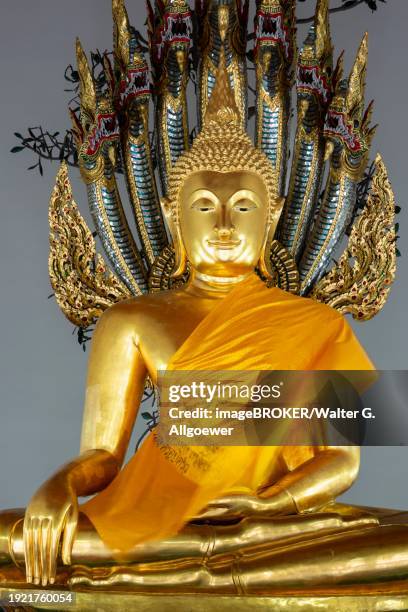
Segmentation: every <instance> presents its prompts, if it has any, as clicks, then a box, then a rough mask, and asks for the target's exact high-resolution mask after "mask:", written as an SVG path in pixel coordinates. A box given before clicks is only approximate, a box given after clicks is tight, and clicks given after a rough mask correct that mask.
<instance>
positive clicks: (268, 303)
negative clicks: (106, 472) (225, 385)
mask: <svg viewBox="0 0 408 612" xmlns="http://www.w3.org/2000/svg"><path fill="white" fill-rule="evenodd" d="M168 369H170V370H190V371H192V370H264V371H265V370H371V369H373V365H372V363H371V362H370V360H369V359H368V357H367V355H366V353H365V352H364V350H363V349H362V347H361V346H360V344H359V342H358V341H357V339H356V338H355V336H354V334H353V332H352V330H351V328H350V327H349V325H348V323H347V322H346V321H345V319H344V318H343V317H342V316H341V315H340V314H339V313H337V312H336V311H335V310H333V309H332V308H330V307H329V306H325V305H323V304H319V303H317V302H315V301H313V300H311V299H307V298H301V297H298V296H295V295H292V294H290V293H286V292H285V291H282V290H280V289H278V288H272V289H268V288H267V287H266V285H265V284H264V283H263V282H262V281H260V280H259V279H258V278H257V277H256V276H255V275H254V276H252V277H251V278H250V279H247V280H245V281H243V282H242V283H240V284H239V285H237V286H236V287H235V288H234V289H233V290H232V291H231V292H230V293H229V294H228V295H227V296H226V297H225V298H224V299H223V300H221V301H220V302H217V304H216V306H215V307H214V309H213V310H212V311H211V312H210V314H209V315H207V317H206V318H205V319H204V320H203V321H202V322H201V323H200V324H199V325H198V326H197V327H196V329H195V330H194V331H193V332H192V334H191V335H190V336H189V338H187V340H186V341H185V342H184V344H183V345H182V346H181V347H180V348H179V349H178V351H177V352H176V353H175V354H174V356H173V358H172V359H171V362H170V363H169V365H168ZM323 448H325V447H323ZM180 449H181V450H180ZM200 449H201V450H202V457H203V462H202V463H201V465H200V464H199V462H194V461H189V455H188V452H189V448H188V447H177V450H175V452H174V455H173V456H172V453H171V452H170V453H169V452H168V448H167V449H161V448H160V447H159V446H158V444H157V443H156V440H155V436H154V435H153V434H150V435H149V436H148V438H147V439H146V441H145V442H144V444H143V446H142V447H141V449H140V450H139V451H138V452H137V453H136V454H135V455H134V456H133V457H132V459H131V460H130V461H129V462H128V463H127V465H126V466H125V467H124V468H123V469H122V470H121V472H120V473H119V474H118V476H117V477H116V478H115V479H114V480H113V481H112V483H111V484H110V485H109V486H108V487H107V488H106V489H105V490H104V491H102V492H100V493H99V494H97V495H96V496H95V497H94V498H92V499H91V500H90V501H88V502H87V503H85V504H84V505H82V506H81V507H80V510H81V511H82V512H83V513H85V514H86V515H87V516H88V518H89V519H90V520H91V521H92V523H93V524H94V526H95V528H96V529H97V531H98V533H99V535H100V536H101V538H102V540H104V541H105V542H106V544H107V545H108V546H110V548H112V549H119V550H127V549H130V548H131V547H133V546H135V545H136V544H138V543H142V542H146V541H149V540H161V539H163V538H166V537H169V536H171V535H174V534H176V533H177V532H178V531H179V530H180V529H181V527H182V526H183V525H184V524H185V523H186V522H188V521H189V520H190V519H191V518H192V517H194V516H196V515H197V514H198V513H199V512H200V510H202V509H203V508H204V507H205V506H206V505H207V504H208V503H209V502H211V501H213V500H214V499H216V498H218V497H222V496H225V495H229V494H238V493H241V494H249V495H254V494H256V491H257V490H258V489H260V488H261V487H262V486H263V485H266V484H269V485H270V484H272V483H273V482H276V481H278V480H279V479H280V478H281V477H282V476H284V475H285V474H287V473H289V472H290V471H291V470H293V469H295V468H296V467H297V466H299V465H301V464H303V463H304V462H305V461H308V460H309V459H311V458H312V457H313V456H314V455H315V454H316V452H318V451H319V450H321V449H322V447H308V446H296V447H294V446H286V447H285V446H225V447H221V449H220V452H214V453H211V447H192V448H191V449H190V450H191V451H193V453H195V456H196V457H197V452H198V453H200ZM183 454H184V458H187V461H184V462H183V464H182V469H181V468H180V465H181V463H180V461H178V460H177V459H180V456H183ZM193 456H194V455H191V457H193ZM203 466H204V468H203Z"/></svg>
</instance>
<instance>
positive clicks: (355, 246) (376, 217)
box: [310, 155, 396, 321]
mask: <svg viewBox="0 0 408 612" xmlns="http://www.w3.org/2000/svg"><path fill="white" fill-rule="evenodd" d="M375 166H376V168H375V173H374V176H373V181H372V187H371V193H370V195H369V197H368V200H367V203H366V206H365V208H364V209H363V212H362V213H361V215H360V216H359V217H358V218H357V220H356V221H355V223H354V225H353V228H352V231H351V234H350V238H349V241H348V245H347V248H346V250H345V251H344V253H343V255H342V256H341V258H340V260H339V262H338V263H337V264H336V265H335V266H334V267H333V268H332V269H331V270H330V271H329V272H328V273H327V274H325V276H323V278H322V279H321V280H320V281H319V282H318V283H317V285H316V286H315V287H314V289H313V291H312V293H311V295H310V297H312V298H314V299H315V300H317V301H319V302H324V303H325V304H328V305H329V306H332V307H333V308H335V309H336V310H339V311H340V312H341V313H342V314H346V313H349V314H352V315H353V318H355V319H357V320H359V321H366V320H368V319H371V318H372V317H374V316H375V315H376V314H377V313H378V312H379V311H380V310H381V308H382V307H383V306H384V304H385V302H386V300H387V298H388V294H389V291H390V287H391V284H392V282H393V281H394V278H395V271H396V245H395V240H396V235H395V225H394V223H395V200H394V194H393V192H392V188H391V185H390V182H389V180H388V175H387V170H386V167H385V165H384V162H383V160H382V158H381V156H380V155H377V157H376V160H375Z"/></svg>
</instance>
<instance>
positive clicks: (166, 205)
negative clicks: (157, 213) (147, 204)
mask: <svg viewBox="0 0 408 612" xmlns="http://www.w3.org/2000/svg"><path fill="white" fill-rule="evenodd" d="M160 204H161V208H162V211H163V215H164V216H165V217H166V219H168V218H169V217H170V216H171V200H169V198H167V197H163V198H160Z"/></svg>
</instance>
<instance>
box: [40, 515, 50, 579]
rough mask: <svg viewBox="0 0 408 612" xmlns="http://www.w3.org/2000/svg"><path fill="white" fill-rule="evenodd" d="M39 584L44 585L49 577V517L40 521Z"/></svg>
mask: <svg viewBox="0 0 408 612" xmlns="http://www.w3.org/2000/svg"><path fill="white" fill-rule="evenodd" d="M40 533H41V550H40V552H41V584H42V586H46V585H47V584H48V581H49V577H50V546H51V544H50V543H51V519H49V518H45V519H42V521H41V527H40Z"/></svg>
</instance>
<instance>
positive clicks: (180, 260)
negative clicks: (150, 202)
mask: <svg viewBox="0 0 408 612" xmlns="http://www.w3.org/2000/svg"><path fill="white" fill-rule="evenodd" d="M160 204H161V207H162V210H163V214H164V216H165V219H166V221H167V225H168V228H169V230H170V235H171V238H172V241H173V248H174V254H175V262H174V268H173V271H172V273H171V277H172V278H178V277H180V276H182V275H183V274H184V272H185V271H186V268H187V255H186V251H185V248H184V244H183V240H182V238H181V233H180V226H179V224H178V223H177V222H176V221H175V219H174V216H173V210H172V205H171V204H172V203H171V200H169V198H166V197H163V198H160Z"/></svg>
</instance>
